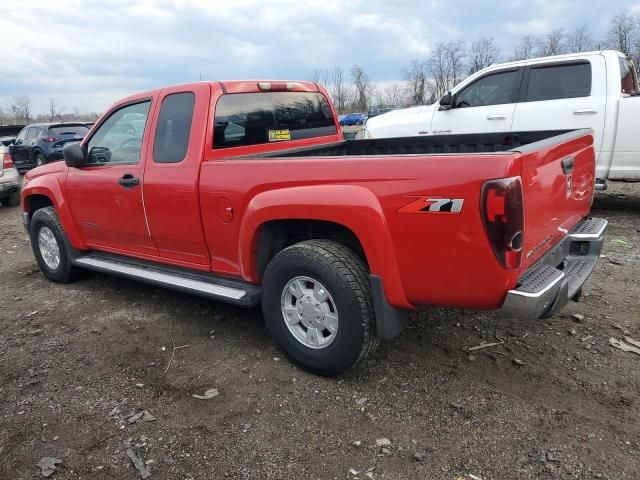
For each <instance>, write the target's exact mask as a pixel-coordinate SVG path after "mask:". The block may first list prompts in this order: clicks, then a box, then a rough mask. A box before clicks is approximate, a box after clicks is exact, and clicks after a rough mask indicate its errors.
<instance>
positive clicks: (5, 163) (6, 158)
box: [2, 152, 13, 169]
mask: <svg viewBox="0 0 640 480" xmlns="http://www.w3.org/2000/svg"><path fill="white" fill-rule="evenodd" d="M2 168H3V169H5V168H13V159H12V158H11V154H10V153H9V152H4V154H3V155H2Z"/></svg>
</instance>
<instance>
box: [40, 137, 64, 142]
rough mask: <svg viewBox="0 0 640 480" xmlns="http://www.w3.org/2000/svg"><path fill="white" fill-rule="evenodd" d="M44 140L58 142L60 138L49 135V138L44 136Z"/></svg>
mask: <svg viewBox="0 0 640 480" xmlns="http://www.w3.org/2000/svg"><path fill="white" fill-rule="evenodd" d="M43 140H44V141H45V142H47V143H53V142H57V141H58V140H60V139H59V138H55V137H47V138H43Z"/></svg>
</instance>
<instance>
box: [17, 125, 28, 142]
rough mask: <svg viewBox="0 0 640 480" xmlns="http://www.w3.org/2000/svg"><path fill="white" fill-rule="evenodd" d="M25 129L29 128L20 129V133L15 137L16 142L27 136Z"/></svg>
mask: <svg viewBox="0 0 640 480" xmlns="http://www.w3.org/2000/svg"><path fill="white" fill-rule="evenodd" d="M27 130H29V129H28V128H23V129H22V130H20V133H19V134H18V136H17V137H16V143H18V140H20V141H24V139H25V138H27Z"/></svg>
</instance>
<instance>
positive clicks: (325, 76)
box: [311, 68, 331, 90]
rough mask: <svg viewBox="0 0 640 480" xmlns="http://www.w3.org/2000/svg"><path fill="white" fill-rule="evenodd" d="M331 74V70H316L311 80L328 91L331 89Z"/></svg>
mask: <svg viewBox="0 0 640 480" xmlns="http://www.w3.org/2000/svg"><path fill="white" fill-rule="evenodd" d="M330 76H331V74H330V73H329V70H327V69H320V68H316V69H315V70H314V71H313V74H312V75H311V80H312V81H313V82H314V83H318V84H320V85H322V86H323V87H324V88H326V89H327V90H328V89H329V85H330V84H329V78H330Z"/></svg>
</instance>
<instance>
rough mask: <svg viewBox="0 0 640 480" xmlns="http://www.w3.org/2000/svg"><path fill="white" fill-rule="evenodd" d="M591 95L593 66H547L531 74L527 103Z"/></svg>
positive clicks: (576, 64)
mask: <svg viewBox="0 0 640 480" xmlns="http://www.w3.org/2000/svg"><path fill="white" fill-rule="evenodd" d="M590 94H591V64H590V63H589V62H580V63H573V64H561V65H546V66H542V67H534V68H532V69H531V71H530V73H529V83H528V85H527V94H526V96H525V101H526V102H539V101H542V100H556V99H564V98H577V97H588V96H589V95H590Z"/></svg>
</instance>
